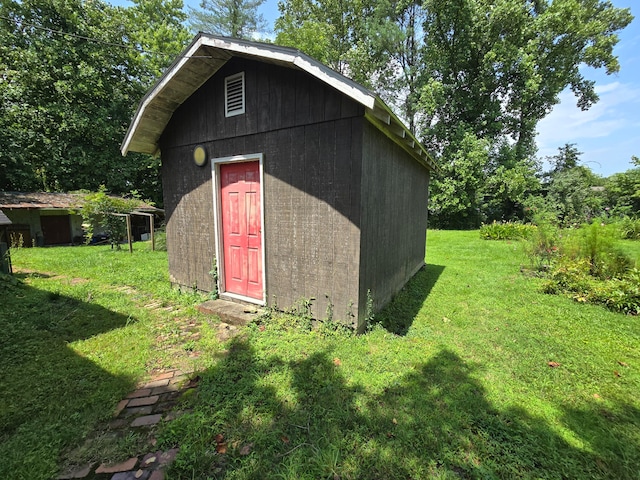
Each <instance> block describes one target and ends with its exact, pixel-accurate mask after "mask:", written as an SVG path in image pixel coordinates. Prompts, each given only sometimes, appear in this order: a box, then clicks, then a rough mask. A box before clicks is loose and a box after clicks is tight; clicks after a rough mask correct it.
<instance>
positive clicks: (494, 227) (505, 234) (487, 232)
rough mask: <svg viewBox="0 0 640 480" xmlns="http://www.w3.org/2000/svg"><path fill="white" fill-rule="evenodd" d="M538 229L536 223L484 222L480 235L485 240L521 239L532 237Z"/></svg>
mask: <svg viewBox="0 0 640 480" xmlns="http://www.w3.org/2000/svg"><path fill="white" fill-rule="evenodd" d="M535 230H536V226H535V225H531V224H528V223H520V222H496V221H495V220H494V221H493V222H492V223H489V224H482V226H481V227H480V237H481V238H483V239H485V240H519V239H522V238H530V237H531V236H532V235H533V234H534V232H535Z"/></svg>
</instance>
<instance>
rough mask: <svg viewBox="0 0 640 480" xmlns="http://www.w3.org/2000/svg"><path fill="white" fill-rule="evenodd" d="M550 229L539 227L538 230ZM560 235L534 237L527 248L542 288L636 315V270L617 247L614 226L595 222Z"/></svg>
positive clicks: (639, 307)
mask: <svg viewBox="0 0 640 480" xmlns="http://www.w3.org/2000/svg"><path fill="white" fill-rule="evenodd" d="M549 228H551V227H549V226H548V225H547V226H545V225H539V228H538V231H539V232H544V231H545V230H546V229H549ZM561 232H562V233H561V234H558V231H556V234H555V235H554V236H553V237H549V239H547V238H544V239H543V238H540V237H539V238H538V239H536V241H534V242H531V243H530V244H529V247H528V249H527V252H528V255H529V257H530V259H531V262H532V265H533V266H534V267H535V268H537V269H539V270H546V271H547V275H546V280H545V283H544V285H543V290H544V291H545V292H546V293H555V294H559V293H562V294H567V295H568V296H570V297H571V298H573V299H574V300H576V301H579V302H587V303H596V304H602V305H605V306H607V307H608V308H610V309H612V310H614V311H619V312H623V313H628V314H634V315H637V314H638V313H640V295H639V293H640V285H639V284H638V283H637V280H638V270H637V269H636V266H634V262H633V261H632V260H631V259H630V258H629V256H628V255H626V254H625V253H624V252H623V251H622V250H621V249H620V248H619V247H618V239H619V230H618V227H617V226H616V225H615V224H612V225H605V224H604V223H602V222H601V221H600V220H596V221H594V222H593V223H591V224H585V225H583V226H582V227H581V228H579V229H575V230H567V229H565V230H562V231H561ZM545 240H546V241H545Z"/></svg>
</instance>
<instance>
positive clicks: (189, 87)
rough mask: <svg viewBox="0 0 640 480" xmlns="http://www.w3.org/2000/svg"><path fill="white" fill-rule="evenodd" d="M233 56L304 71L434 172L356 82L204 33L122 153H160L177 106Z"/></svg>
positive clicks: (293, 53) (168, 77)
mask: <svg viewBox="0 0 640 480" xmlns="http://www.w3.org/2000/svg"><path fill="white" fill-rule="evenodd" d="M232 57H242V58H249V59H253V60H259V61H263V62H268V63H273V64H276V65H281V66H284V67H287V68H293V69H297V70H302V71H304V72H307V73H308V74H310V75H312V76H313V77H315V78H317V79H318V80H320V81H322V82H324V83H326V84H328V85H330V86H332V87H333V88H335V89H336V90H338V91H339V92H341V93H342V94H343V95H345V96H347V97H349V98H350V99H352V100H353V101H355V102H357V103H359V104H360V105H362V106H363V107H365V116H366V117H367V118H368V119H369V120H370V121H371V123H373V124H374V125H375V126H376V127H377V128H378V129H380V130H381V131H382V132H383V133H385V134H386V135H387V136H389V137H390V138H391V139H392V140H394V141H395V142H396V143H398V144H399V145H400V146H402V147H403V148H404V149H405V150H406V151H407V152H408V153H409V154H411V155H412V156H413V157H414V158H415V159H416V160H417V161H419V162H420V163H421V164H423V165H424V166H425V167H427V168H429V169H437V166H436V164H435V162H434V161H433V159H432V158H431V155H430V154H429V153H428V152H427V150H426V149H425V148H424V146H423V145H421V144H420V142H419V141H418V140H417V139H416V138H415V136H414V135H413V134H412V133H411V132H410V131H409V129H408V128H407V127H406V126H405V125H404V123H402V121H400V120H399V119H398V117H396V115H394V113H393V112H392V111H391V109H390V108H389V107H388V106H387V105H386V104H385V103H384V102H383V101H382V99H381V98H380V97H379V96H377V95H376V94H374V93H373V92H371V91H370V90H368V89H366V88H364V87H363V86H362V85H359V84H358V83H356V82H354V81H353V80H351V79H349V78H347V77H345V76H343V75H341V74H339V73H337V72H335V71H333V70H331V69H330V68H329V67H327V66H325V65H323V64H322V63H320V62H318V61H317V60H315V59H313V58H311V57H309V56H308V55H305V54H304V53H302V52H300V51H299V50H296V49H294V48H288V47H280V46H277V45H273V44H267V43H259V42H252V41H248V40H241V39H237V38H226V37H220V36H215V35H209V34H205V33H202V32H201V33H199V34H198V35H196V37H195V38H194V39H193V41H192V42H191V45H190V46H189V47H187V48H186V49H185V50H184V52H183V53H182V54H181V55H180V56H178V58H177V59H176V60H175V61H174V62H173V64H172V65H171V66H170V67H169V68H168V69H167V70H166V71H165V73H164V74H163V75H162V77H160V79H159V80H158V82H157V83H156V84H155V86H153V87H152V88H151V89H150V90H149V91H148V92H147V94H146V95H145V96H144V97H143V98H142V100H141V102H140V105H139V106H138V110H137V111H136V113H135V115H134V117H133V120H132V121H131V125H130V126H129V130H128V131H127V134H126V136H125V138H124V141H123V142H122V145H121V147H120V151H121V152H122V155H126V154H127V152H129V151H134V152H140V153H148V154H152V155H155V154H157V153H158V151H159V146H158V141H159V139H160V135H162V132H163V131H164V129H165V128H166V126H167V124H168V123H169V120H170V119H171V116H172V115H173V113H174V112H175V111H176V110H177V108H178V107H179V106H180V105H182V103H183V102H184V101H186V100H187V99H188V98H189V97H190V96H191V95H192V94H193V93H195V91H196V90H198V89H199V88H200V87H201V86H202V85H203V84H204V83H205V82H206V81H207V80H209V78H211V77H212V76H213V75H214V74H215V73H216V72H217V71H218V70H219V69H220V68H221V67H222V66H223V65H224V64H225V63H226V62H227V61H228V60H229V59H231V58H232Z"/></svg>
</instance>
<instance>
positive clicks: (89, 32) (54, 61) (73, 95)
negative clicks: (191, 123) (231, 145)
mask: <svg viewBox="0 0 640 480" xmlns="http://www.w3.org/2000/svg"><path fill="white" fill-rule="evenodd" d="M181 8H182V2H181V1H180V0H137V1H136V2H134V5H133V6H132V7H130V8H126V9H124V8H120V7H112V6H111V5H109V4H107V3H105V2H103V1H101V0H96V1H91V2H85V1H81V0H26V1H13V0H9V1H6V2H2V4H0V36H1V37H2V39H3V40H2V42H1V43H0V70H2V71H3V72H5V74H4V76H3V78H4V81H2V82H0V102H1V105H2V107H1V108H0V130H2V132H3V135H2V136H1V137H0V168H2V170H3V175H2V176H0V189H4V190H23V191H34V190H35V191H38V190H44V191H73V190H78V189H94V190H95V189H97V188H98V187H99V186H100V185H102V184H104V185H106V186H107V188H108V189H109V191H111V192H115V193H119V194H123V193H125V192H128V191H130V190H131V189H132V188H137V189H138V190H140V191H141V192H142V193H143V194H144V196H145V197H147V198H154V199H155V200H156V201H161V193H160V182H159V159H154V158H152V157H151V156H148V155H139V154H134V155H130V156H128V157H127V158H123V157H122V155H121V154H120V151H119V144H120V142H121V141H122V138H123V137H124V134H125V132H126V129H127V127H128V124H129V121H130V119H131V116H132V114H133V109H134V108H135V106H136V105H137V103H138V101H139V99H140V98H141V97H142V96H143V94H144V92H145V90H146V89H147V88H148V87H149V86H150V84H151V83H152V82H153V81H154V79H155V78H156V76H157V75H158V74H159V73H160V72H161V71H162V70H163V69H164V67H166V66H167V65H168V64H169V63H170V62H171V60H172V57H173V55H175V54H177V53H178V52H179V51H180V50H181V49H182V46H183V44H184V42H185V40H186V35H185V33H186V30H185V29H184V27H182V25H181V23H180V22H181V21H182V19H183V16H182V15H183V14H182V12H181ZM85 37H86V38H85ZM87 38H90V39H93V40H87ZM143 49H144V50H145V52H142V51H141V50H143Z"/></svg>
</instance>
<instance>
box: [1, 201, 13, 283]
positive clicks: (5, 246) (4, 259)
mask: <svg viewBox="0 0 640 480" xmlns="http://www.w3.org/2000/svg"><path fill="white" fill-rule="evenodd" d="M9 225H11V220H9V217H7V216H6V215H5V214H4V213H3V212H2V210H0V273H12V269H11V257H10V255H9V245H10V242H9V231H8V227H9Z"/></svg>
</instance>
